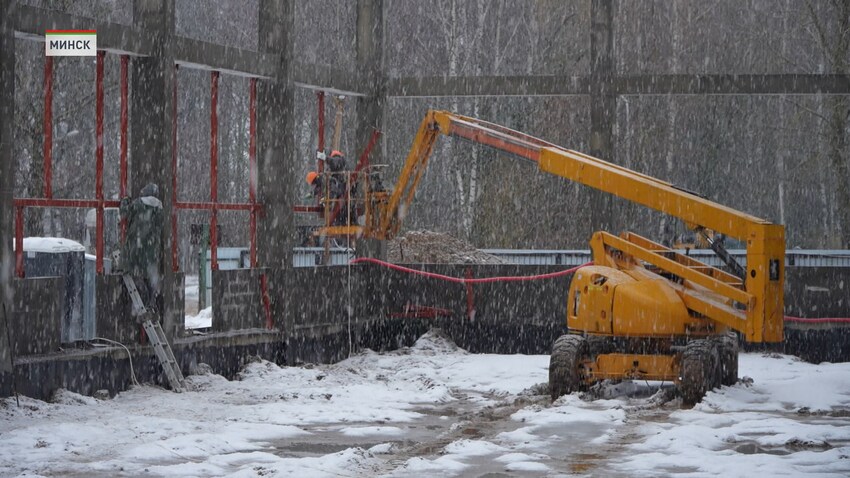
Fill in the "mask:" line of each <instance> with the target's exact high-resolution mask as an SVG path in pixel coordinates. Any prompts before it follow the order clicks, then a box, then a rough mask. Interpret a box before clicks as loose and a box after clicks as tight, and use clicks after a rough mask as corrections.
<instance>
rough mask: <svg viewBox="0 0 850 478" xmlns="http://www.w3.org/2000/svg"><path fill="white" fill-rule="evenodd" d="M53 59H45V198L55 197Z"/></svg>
mask: <svg viewBox="0 0 850 478" xmlns="http://www.w3.org/2000/svg"><path fill="white" fill-rule="evenodd" d="M52 169H53V57H52V56H46V57H44V197H46V198H48V199H50V198H52V197H53V171H52Z"/></svg>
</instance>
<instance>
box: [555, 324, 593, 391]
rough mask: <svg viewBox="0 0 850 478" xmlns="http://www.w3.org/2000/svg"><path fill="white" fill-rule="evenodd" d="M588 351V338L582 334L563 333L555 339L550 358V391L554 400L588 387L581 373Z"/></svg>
mask: <svg viewBox="0 0 850 478" xmlns="http://www.w3.org/2000/svg"><path fill="white" fill-rule="evenodd" d="M587 353H588V348H587V339H585V338H584V337H582V336H581V335H573V334H567V335H562V336H560V337H558V340H556V341H555V345H553V346H552V356H551V358H550V360H549V393H550V394H551V396H552V400H557V399H558V398H559V397H561V396H562V395H566V394H568V393H572V392H578V391H582V390H585V389H586V388H587V386H586V384H585V383H584V379H583V378H584V377H583V376H582V373H581V362H582V359H583V358H584V357H586V356H587Z"/></svg>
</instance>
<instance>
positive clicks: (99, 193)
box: [94, 51, 106, 274]
mask: <svg viewBox="0 0 850 478" xmlns="http://www.w3.org/2000/svg"><path fill="white" fill-rule="evenodd" d="M105 59H106V52H105V51H98V52H97V74H96V75H95V80H94V81H95V96H96V99H95V127H94V128H95V166H94V168H95V197H96V198H97V209H96V210H95V216H96V227H95V235H96V236H97V238H96V239H95V244H96V245H95V270H96V271H97V273H98V274H103V252H104V251H103V64H104V60H105Z"/></svg>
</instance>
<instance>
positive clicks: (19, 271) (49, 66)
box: [14, 51, 127, 277]
mask: <svg viewBox="0 0 850 478" xmlns="http://www.w3.org/2000/svg"><path fill="white" fill-rule="evenodd" d="M105 57H106V52H104V51H99V52H97V67H96V68H97V73H96V76H95V95H96V104H95V140H96V150H95V199H94V200H91V199H55V198H54V197H53V57H45V59H44V125H43V127H44V197H43V198H17V199H15V200H14V205H15V275H16V276H17V277H24V275H25V271H24V209H26V208H28V207H39V208H40V207H59V208H95V209H96V218H97V224H96V234H95V235H96V236H97V237H96V249H97V250H96V252H97V256H96V267H97V273H98V274H102V273H103V247H104V246H103V211H104V208H107V207H118V205H119V204H120V203H119V202H118V201H106V200H105V199H104V196H103V76H104V73H103V68H104V60H105ZM121 61H122V75H121V102H122V111H121V115H122V121H121V138H122V139H121V147H122V153H121V168H122V176H121V190H122V191H125V190H126V179H127V178H126V161H127V156H126V136H127V121H126V109H125V105H126V102H127V75H126V74H125V68H124V66H123V65H124V64H125V62H126V61H127V60H126V55H125V56H122V60H121Z"/></svg>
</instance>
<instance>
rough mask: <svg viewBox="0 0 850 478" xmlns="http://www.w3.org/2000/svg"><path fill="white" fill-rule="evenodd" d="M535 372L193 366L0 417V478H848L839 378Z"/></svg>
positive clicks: (833, 367) (424, 358) (434, 366)
mask: <svg viewBox="0 0 850 478" xmlns="http://www.w3.org/2000/svg"><path fill="white" fill-rule="evenodd" d="M547 367H548V357H547V356H543V355H536V356H526V355H489V354H470V353H467V352H466V351H464V350H462V349H459V348H458V347H457V346H455V345H454V344H453V343H452V342H451V341H449V340H448V339H446V338H445V337H444V335H443V334H441V333H440V332H439V330H432V331H431V332H429V333H428V334H426V335H425V336H423V337H422V338H420V339H419V340H418V341H417V343H416V344H415V345H414V346H412V347H409V348H403V349H399V350H395V351H392V352H386V353H375V352H371V351H364V352H362V353H358V354H356V355H354V356H352V357H350V358H348V359H347V360H344V361H342V362H340V363H337V364H333V365H306V366H301V367H279V366H277V365H275V364H272V363H269V362H264V361H259V360H258V361H256V362H253V363H250V364H248V365H247V366H246V367H245V368H244V370H243V371H242V372H241V373H240V374H239V377H238V378H237V379H235V380H227V379H225V378H223V377H221V376H219V375H215V374H212V373H210V372H209V371H207V370H205V367H203V366H200V367H199V369H198V370H196V371H195V372H196V374H195V375H191V376H190V377H188V381H189V382H190V383H191V387H192V391H190V392H188V393H183V394H176V393H172V392H170V391H167V390H163V389H161V388H158V387H153V386H138V387H134V388H132V389H131V390H128V391H126V392H122V393H120V394H119V395H117V396H116V397H114V398H112V399H109V398H108V397H101V398H93V397H84V396H81V395H77V394H74V393H70V392H60V393H58V394H57V395H56V396H55V397H54V399H53V401H52V402H50V403H48V402H41V401H37V400H33V399H29V398H25V397H22V398H21V399H20V406H17V405H16V402H15V399H14V398H7V399H4V400H3V401H2V402H0V443H2V445H3V446H2V447H0V475H2V476H17V475H37V476H70V477H82V476H87V477H90V476H102V477H107V476H110V477H112V476H234V477H248V476H251V477H255V476H265V477H268V476H311V477H315V476H417V477H418V476H474V477H485V476H486V477H499V476H624V477H625V476H677V475H687V476H748V477H751V476H801V475H807V476H847V475H848V474H850V364H848V363H841V364H829V363H822V364H819V365H815V364H810V363H806V362H803V361H800V360H798V359H796V358H795V357H792V356H786V355H765V354H758V353H757V354H742V356H741V365H740V367H741V369H740V374H741V376H742V377H745V378H743V379H742V380H741V381H740V382H739V383H737V384H736V385H734V386H731V387H723V388H721V389H718V390H715V391H712V392H710V393H709V394H708V395H707V397H706V398H705V399H704V400H703V401H702V403H700V404H698V405H697V406H695V407H693V408H686V407H683V406H682V404H681V401H680V400H679V399H678V398H675V397H674V393H673V389H672V388H671V387H670V386H669V384H660V383H637V382H623V383H620V384H610V383H609V384H604V385H603V386H601V387H599V388H597V389H596V390H594V391H593V392H592V393H586V394H573V395H568V396H565V397H562V398H561V399H559V400H557V401H555V402H554V403H553V402H552V401H551V400H550V399H549V398H548V396H547V394H546V385H545V383H546V381H547Z"/></svg>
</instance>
